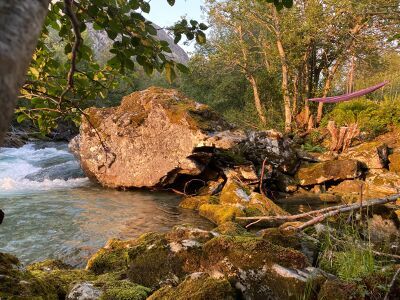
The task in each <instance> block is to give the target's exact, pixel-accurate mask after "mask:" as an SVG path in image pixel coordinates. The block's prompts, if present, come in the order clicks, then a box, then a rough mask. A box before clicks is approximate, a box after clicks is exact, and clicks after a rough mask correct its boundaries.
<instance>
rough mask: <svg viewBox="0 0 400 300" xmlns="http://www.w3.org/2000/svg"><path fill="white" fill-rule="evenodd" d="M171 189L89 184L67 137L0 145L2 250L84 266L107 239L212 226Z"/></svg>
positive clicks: (31, 258)
mask: <svg viewBox="0 0 400 300" xmlns="http://www.w3.org/2000/svg"><path fill="white" fill-rule="evenodd" d="M179 201H180V198H179V197H178V196H176V195H173V194H170V193H160V192H147V191H117V190H110V189H104V188H102V187H100V186H98V185H96V184H93V183H91V182H90V181H89V180H88V179H87V178H86V177H85V176H84V174H83V173H82V171H81V169H80V166H79V163H78V162H77V161H76V160H75V159H74V157H73V155H72V154H71V153H69V152H68V147H67V144H65V143H34V144H33V143H31V144H27V145H25V146H23V147H21V148H0V208H1V209H2V210H3V211H4V212H5V219H4V222H3V224H2V225H0V252H7V253H12V254H14V255H16V256H17V257H18V258H19V259H20V260H21V261H22V262H24V263H32V262H35V261H40V260H44V259H47V258H56V259H62V260H64V261H66V262H67V263H69V264H71V265H73V266H83V265H84V264H85V262H86V260H87V259H88V257H90V255H92V254H93V253H94V252H95V251H96V250H97V249H98V248H100V247H102V246H103V245H104V244H105V242H106V241H107V240H108V239H109V238H121V239H128V238H134V237H137V236H139V235H141V234H143V233H145V232H150V231H167V230H169V229H170V228H172V227H173V226H175V225H177V224H192V225H195V226H197V227H200V228H204V229H210V228H212V226H211V224H210V223H209V222H208V221H206V220H205V219H203V218H201V217H200V216H198V215H197V214H196V213H195V212H192V211H189V210H183V209H180V208H179V207H178V204H179Z"/></svg>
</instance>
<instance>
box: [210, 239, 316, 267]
mask: <svg viewBox="0 0 400 300" xmlns="http://www.w3.org/2000/svg"><path fill="white" fill-rule="evenodd" d="M204 259H205V261H204V263H205V265H207V266H213V265H216V264H218V263H221V262H222V261H224V259H228V260H229V261H230V262H231V263H232V264H234V265H235V266H236V267H238V268H241V269H258V268H260V267H261V268H262V266H264V265H270V264H274V263H278V264H279V265H281V266H283V267H287V268H295V269H302V268H305V267H307V266H308V265H309V262H308V260H307V258H306V257H305V256H304V255H303V254H302V253H300V252H299V251H296V250H294V249H288V248H284V247H281V246H278V245H275V244H273V243H271V242H269V241H267V240H265V239H262V238H261V237H252V236H226V235H221V236H219V237H215V238H213V239H212V240H210V241H208V242H207V243H206V244H205V245H204Z"/></svg>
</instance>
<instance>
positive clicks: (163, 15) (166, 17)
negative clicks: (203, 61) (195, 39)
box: [148, 0, 204, 52]
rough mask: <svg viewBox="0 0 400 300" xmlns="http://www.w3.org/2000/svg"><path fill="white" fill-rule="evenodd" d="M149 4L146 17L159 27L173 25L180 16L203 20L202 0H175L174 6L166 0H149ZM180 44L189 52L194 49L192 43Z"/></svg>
mask: <svg viewBox="0 0 400 300" xmlns="http://www.w3.org/2000/svg"><path fill="white" fill-rule="evenodd" d="M150 5H151V10H150V14H149V15H148V19H149V20H150V21H152V22H154V23H156V24H157V25H158V26H161V27H166V26H171V25H173V24H174V23H175V22H176V21H179V20H180V19H181V17H182V16H186V18H187V19H189V20H190V19H195V20H197V21H204V18H202V15H203V13H202V12H201V6H202V5H203V0H176V1H175V5H174V6H170V5H169V4H168V2H167V0H151V2H150ZM180 46H181V47H182V48H184V49H185V50H186V51H189V52H190V51H193V49H194V45H193V43H192V44H191V45H189V46H185V45H183V44H182V43H180Z"/></svg>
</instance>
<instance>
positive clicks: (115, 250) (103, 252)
mask: <svg viewBox="0 0 400 300" xmlns="http://www.w3.org/2000/svg"><path fill="white" fill-rule="evenodd" d="M131 244H132V241H121V240H118V239H111V240H109V241H108V242H107V244H106V245H105V246H104V247H103V248H101V249H100V250H99V251H97V252H96V253H95V254H94V255H93V256H92V257H91V258H90V259H89V261H88V263H87V265H86V269H87V270H89V271H92V272H94V273H95V274H104V273H106V272H113V271H120V270H121V269H127V268H128V258H129V257H128V250H129V248H130V247H131Z"/></svg>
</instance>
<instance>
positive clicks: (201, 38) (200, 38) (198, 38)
mask: <svg viewBox="0 0 400 300" xmlns="http://www.w3.org/2000/svg"><path fill="white" fill-rule="evenodd" d="M196 41H197V42H198V43H199V44H200V45H202V44H205V43H206V41H207V38H206V35H205V34H204V32H203V31H197V32H196Z"/></svg>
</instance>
